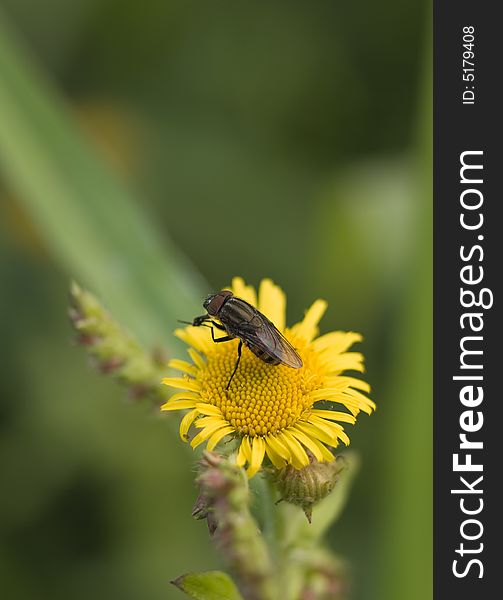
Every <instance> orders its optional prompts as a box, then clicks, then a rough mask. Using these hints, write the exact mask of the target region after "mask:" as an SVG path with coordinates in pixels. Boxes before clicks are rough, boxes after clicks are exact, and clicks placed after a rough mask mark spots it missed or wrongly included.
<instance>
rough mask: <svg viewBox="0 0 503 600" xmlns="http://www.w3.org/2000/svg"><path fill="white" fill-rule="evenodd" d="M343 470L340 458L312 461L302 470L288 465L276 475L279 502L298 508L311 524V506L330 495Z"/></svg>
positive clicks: (344, 463) (344, 465) (343, 462)
mask: <svg viewBox="0 0 503 600" xmlns="http://www.w3.org/2000/svg"><path fill="white" fill-rule="evenodd" d="M345 468H346V461H345V460H344V458H343V457H342V456H338V457H337V458H336V460H334V461H333V462H318V461H314V462H312V463H311V464H310V465H308V466H307V467H304V468H303V469H295V468H294V467H292V466H291V465H288V466H287V467H285V468H284V469H281V471H279V472H278V473H277V475H276V484H277V486H278V490H279V492H280V494H281V500H285V501H286V502H290V503H291V504H295V505H297V506H300V507H301V508H302V510H303V511H304V513H305V515H306V517H307V520H308V521H309V522H311V516H312V513H313V506H314V505H315V504H316V503H318V502H319V501H320V500H322V499H323V498H326V497H327V496H328V494H330V492H331V491H332V490H333V489H334V487H335V485H336V483H337V481H338V480H339V477H340V474H341V472H342V471H343V470H344V469H345Z"/></svg>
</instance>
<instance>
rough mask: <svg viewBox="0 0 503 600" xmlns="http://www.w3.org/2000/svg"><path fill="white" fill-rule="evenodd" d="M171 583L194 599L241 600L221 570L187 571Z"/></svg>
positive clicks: (230, 580) (233, 585)
mask: <svg viewBox="0 0 503 600" xmlns="http://www.w3.org/2000/svg"><path fill="white" fill-rule="evenodd" d="M171 583H172V584H173V585H175V586H176V587H177V588H180V589H181V590H182V591H183V592H185V593H186V594H187V596H189V597H190V598H194V600H242V596H241V594H240V593H239V592H238V590H237V588H236V586H235V584H234V582H233V581H232V579H231V578H230V577H229V576H228V575H227V574H226V573H222V571H207V572H206V573H187V575H182V576H181V577H178V578H177V579H175V580H174V581H172V582H171Z"/></svg>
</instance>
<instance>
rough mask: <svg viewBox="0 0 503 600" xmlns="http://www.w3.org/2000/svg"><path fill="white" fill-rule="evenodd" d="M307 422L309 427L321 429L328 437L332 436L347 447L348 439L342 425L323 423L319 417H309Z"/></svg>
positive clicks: (329, 422) (330, 422)
mask: <svg viewBox="0 0 503 600" xmlns="http://www.w3.org/2000/svg"><path fill="white" fill-rule="evenodd" d="M309 422H310V423H311V425H314V426H315V427H319V428H320V429H323V431H325V432H326V433H327V434H328V435H334V436H335V437H337V438H338V439H340V440H342V441H343V442H344V443H345V444H346V446H349V437H348V435H347V434H346V432H345V431H344V428H343V427H342V425H339V424H338V423H333V422H332V421H325V420H324V419H320V417H317V416H316V415H311V416H310V417H309Z"/></svg>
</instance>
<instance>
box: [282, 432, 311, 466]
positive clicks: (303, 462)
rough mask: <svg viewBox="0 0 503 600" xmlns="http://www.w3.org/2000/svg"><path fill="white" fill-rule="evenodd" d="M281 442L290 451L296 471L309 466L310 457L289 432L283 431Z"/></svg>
mask: <svg viewBox="0 0 503 600" xmlns="http://www.w3.org/2000/svg"><path fill="white" fill-rule="evenodd" d="M278 437H280V439H281V441H282V442H283V443H284V444H285V446H286V447H287V448H288V449H289V450H290V456H291V462H292V465H293V466H294V467H295V468H296V469H302V468H303V467H306V466H307V465H308V464H309V457H308V455H307V454H306V451H305V450H304V448H303V447H302V446H301V445H300V443H299V442H298V441H297V439H296V438H295V437H294V436H293V435H291V434H290V433H289V432H288V431H287V430H284V431H282V432H281V433H280V434H279V436H278Z"/></svg>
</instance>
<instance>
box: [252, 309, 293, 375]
mask: <svg viewBox="0 0 503 600" xmlns="http://www.w3.org/2000/svg"><path fill="white" fill-rule="evenodd" d="M259 315H260V322H259V318H257V317H258V315H257V316H256V317H255V318H254V319H253V320H252V321H251V322H250V323H248V324H247V327H246V328H245V329H246V334H247V335H246V336H245V340H244V341H245V342H248V343H249V344H250V345H251V346H256V347H257V348H258V349H260V350H262V352H264V353H266V354H268V355H270V356H272V357H274V358H276V359H277V360H279V362H281V363H283V364H284V365H287V366H288V367H292V368H293V369H300V367H302V359H301V358H300V356H299V353H298V352H297V350H295V348H294V347H293V346H292V344H290V342H289V341H288V340H287V339H286V338H285V336H284V335H283V334H282V333H281V332H280V331H279V330H278V329H277V328H276V327H275V326H274V324H273V323H271V321H269V319H268V318H267V317H265V316H264V315H263V314H261V313H259Z"/></svg>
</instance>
